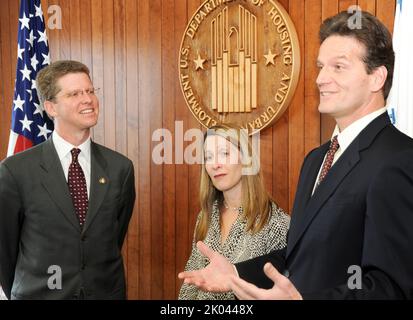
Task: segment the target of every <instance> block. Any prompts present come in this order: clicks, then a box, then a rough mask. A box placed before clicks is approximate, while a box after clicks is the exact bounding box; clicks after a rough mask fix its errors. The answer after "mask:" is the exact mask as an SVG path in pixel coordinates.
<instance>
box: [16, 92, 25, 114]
mask: <svg viewBox="0 0 413 320" xmlns="http://www.w3.org/2000/svg"><path fill="white" fill-rule="evenodd" d="M13 104H14V111H16V110H17V109H20V110H21V111H23V105H24V100H22V99H20V95H19V94H18V95H17V98H16V99H15V100H13Z"/></svg>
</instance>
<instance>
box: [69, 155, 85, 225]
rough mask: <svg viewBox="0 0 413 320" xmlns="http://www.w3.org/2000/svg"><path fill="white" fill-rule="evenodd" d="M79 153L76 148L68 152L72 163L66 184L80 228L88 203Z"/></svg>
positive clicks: (83, 221)
mask: <svg viewBox="0 0 413 320" xmlns="http://www.w3.org/2000/svg"><path fill="white" fill-rule="evenodd" d="M80 151H81V150H80V149H76V148H73V149H72V150H70V153H71V154H72V163H71V164H70V166H69V176H68V179H67V180H68V182H67V183H68V185H69V191H70V195H71V197H72V201H73V206H74V207H75V211H76V215H77V217H78V219H79V223H80V226H83V224H84V223H85V219H86V212H87V210H88V205H89V203H88V198H87V186H86V179H85V175H84V173H83V170H82V167H81V166H80V164H79V161H78V157H79V153H80Z"/></svg>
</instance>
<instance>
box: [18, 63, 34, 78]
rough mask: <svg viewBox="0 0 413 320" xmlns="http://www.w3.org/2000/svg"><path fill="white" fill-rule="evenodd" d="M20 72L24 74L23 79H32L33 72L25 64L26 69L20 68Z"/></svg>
mask: <svg viewBox="0 0 413 320" xmlns="http://www.w3.org/2000/svg"><path fill="white" fill-rule="evenodd" d="M20 72H21V73H22V74H23V79H22V81H24V79H27V80H29V81H30V74H31V73H32V72H31V70H29V69H27V66H26V65H24V69H23V70H20Z"/></svg>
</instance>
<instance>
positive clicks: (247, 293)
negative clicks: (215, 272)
mask: <svg viewBox="0 0 413 320" xmlns="http://www.w3.org/2000/svg"><path fill="white" fill-rule="evenodd" d="M264 272H265V274H266V275H267V277H268V278H270V279H271V280H272V281H273V282H274V286H273V287H272V288H271V289H268V290H266V289H261V288H258V287H256V286H255V285H253V284H251V283H249V282H246V281H245V280H242V279H241V278H239V277H231V280H230V283H229V286H230V289H231V290H232V291H233V292H234V294H235V295H236V296H237V298H238V299H240V300H302V299H303V298H302V297H301V294H300V293H299V292H298V291H297V289H296V288H295V287H294V285H293V284H292V283H291V281H290V280H288V278H286V277H284V276H283V275H282V274H281V273H279V272H278V270H277V269H276V268H274V266H273V265H272V264H271V263H267V264H265V266H264Z"/></svg>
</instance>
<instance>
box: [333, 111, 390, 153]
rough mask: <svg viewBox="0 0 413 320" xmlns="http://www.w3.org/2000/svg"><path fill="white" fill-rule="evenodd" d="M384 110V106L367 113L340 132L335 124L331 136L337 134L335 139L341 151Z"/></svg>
mask: <svg viewBox="0 0 413 320" xmlns="http://www.w3.org/2000/svg"><path fill="white" fill-rule="evenodd" d="M386 111H387V108H386V107H384V108H381V109H379V110H376V111H374V112H372V113H369V114H368V115H365V116H364V117H362V118H360V119H358V120H357V121H354V122H353V123H352V124H350V125H349V126H348V127H347V128H345V129H344V130H343V131H342V132H340V129H339V128H338V126H337V125H336V127H335V129H334V132H333V135H332V137H334V136H335V135H337V140H338V144H339V145H340V150H341V152H344V150H346V149H347V147H348V146H349V145H350V144H351V143H352V142H353V140H354V139H355V138H356V137H357V136H358V135H359V133H360V132H361V131H363V129H364V128H365V127H367V126H368V124H369V123H370V122H372V121H373V120H374V119H376V118H377V117H378V116H380V115H382V114H383V113H385V112H386Z"/></svg>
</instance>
